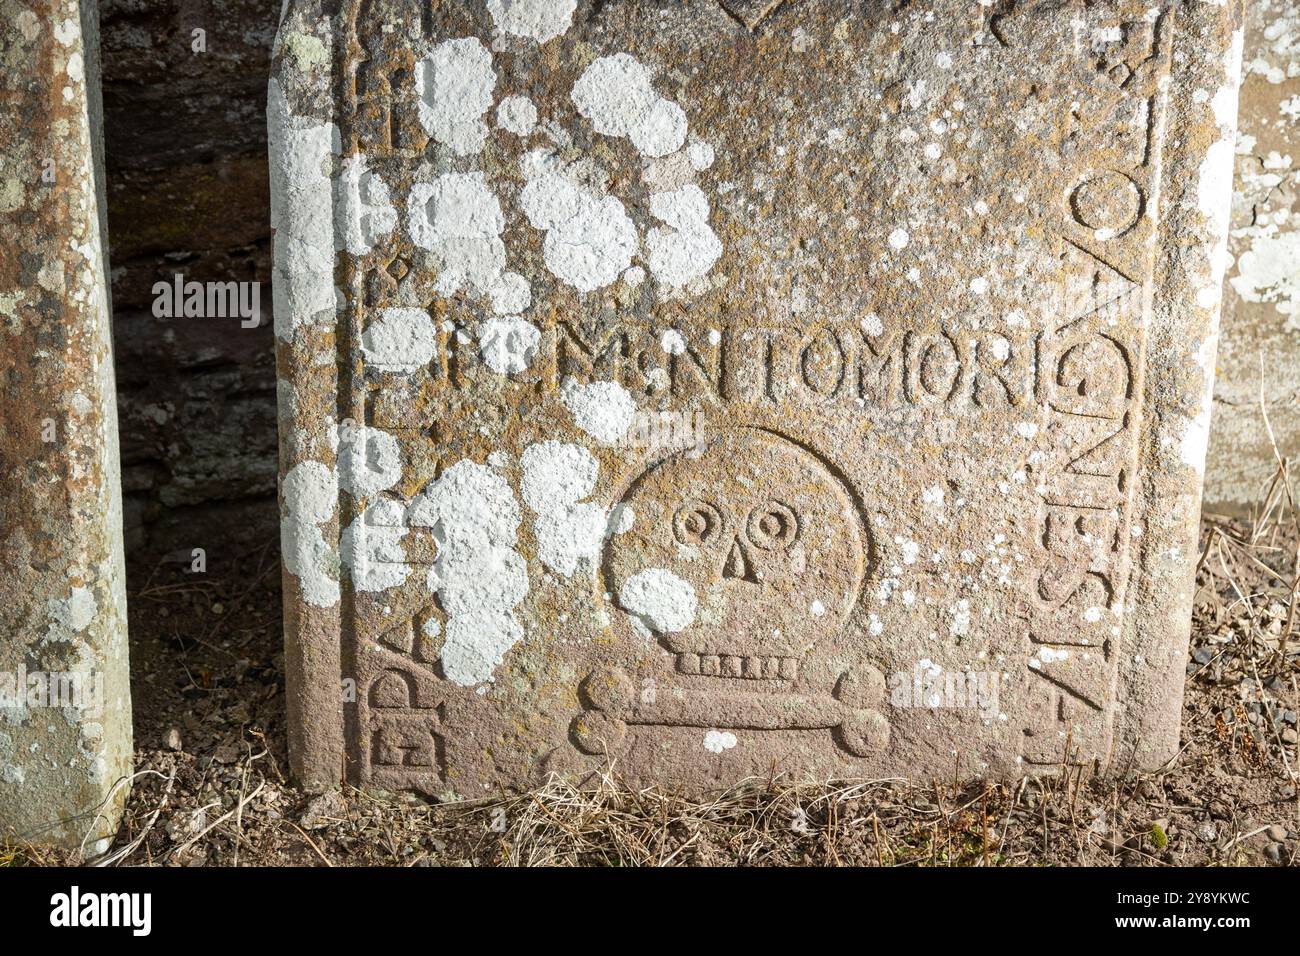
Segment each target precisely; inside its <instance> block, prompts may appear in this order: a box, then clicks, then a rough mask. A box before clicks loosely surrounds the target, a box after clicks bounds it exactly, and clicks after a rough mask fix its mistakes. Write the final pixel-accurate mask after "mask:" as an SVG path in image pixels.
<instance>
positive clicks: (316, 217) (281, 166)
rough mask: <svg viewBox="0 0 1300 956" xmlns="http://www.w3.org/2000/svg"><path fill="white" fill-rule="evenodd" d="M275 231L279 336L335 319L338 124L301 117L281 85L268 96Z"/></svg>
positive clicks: (270, 89)
mask: <svg viewBox="0 0 1300 956" xmlns="http://www.w3.org/2000/svg"><path fill="white" fill-rule="evenodd" d="M266 122H267V135H268V137H269V140H270V142H269V154H270V157H271V170H270V172H271V197H272V202H271V228H272V229H273V230H274V231H275V263H274V267H273V278H274V281H273V282H272V283H271V291H272V295H273V296H274V300H275V334H276V336H277V337H278V338H280V339H282V340H284V341H288V340H290V339H292V338H293V334H294V332H295V331H296V330H297V329H299V328H300V327H302V326H305V325H308V324H310V323H312V322H316V321H322V322H324V321H332V320H333V318H334V305H335V293H334V249H335V244H334V217H335V211H334V208H333V206H334V204H333V202H332V200H331V197H332V195H333V190H332V189H331V186H330V180H329V168H330V163H331V162H332V158H333V156H334V155H335V154H336V153H337V152H338V149H339V138H338V130H337V129H336V128H335V126H334V124H333V123H320V122H315V121H312V120H310V119H306V118H299V117H295V116H293V115H292V114H291V113H290V111H289V102H288V100H287V99H286V98H285V95H284V93H283V92H282V91H281V89H280V85H279V84H278V83H277V82H276V81H275V80H271V82H270V85H269V87H268V92H267V111H266Z"/></svg>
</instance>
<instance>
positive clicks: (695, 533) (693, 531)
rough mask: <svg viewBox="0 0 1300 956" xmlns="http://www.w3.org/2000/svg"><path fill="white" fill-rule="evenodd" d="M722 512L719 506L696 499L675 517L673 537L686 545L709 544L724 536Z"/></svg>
mask: <svg viewBox="0 0 1300 956" xmlns="http://www.w3.org/2000/svg"><path fill="white" fill-rule="evenodd" d="M722 525H723V518H722V512H721V511H720V510H719V509H718V507H717V505H714V504H711V503H710V502H707V501H702V500H699V499H695V500H692V501H688V502H686V504H684V505H682V506H681V507H680V508H678V509H677V513H676V514H675V515H673V537H675V538H676V539H677V540H678V542H679V543H681V544H685V545H700V544H708V543H709V542H710V541H712V540H713V539H714V538H716V537H717V536H718V535H720V534H722Z"/></svg>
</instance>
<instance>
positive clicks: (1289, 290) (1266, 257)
mask: <svg viewBox="0 0 1300 956" xmlns="http://www.w3.org/2000/svg"><path fill="white" fill-rule="evenodd" d="M1244 53H1245V55H1244V57H1243V60H1242V63H1243V75H1242V80H1241V105H1240V111H1239V117H1240V119H1239V123H1238V135H1237V159H1236V166H1237V172H1236V189H1235V195H1234V196H1233V204H1232V229H1231V234H1230V238H1229V240H1228V252H1229V257H1228V262H1229V265H1228V272H1227V277H1226V281H1225V282H1224V285H1223V335H1222V344H1221V345H1220V347H1219V360H1218V366H1219V367H1218V378H1217V382H1216V384H1215V389H1214V399H1215V401H1214V419H1213V421H1214V425H1213V428H1212V429H1211V433H1210V453H1209V458H1208V461H1207V463H1206V473H1205V503H1206V506H1207V507H1210V508H1213V509H1216V510H1225V511H1230V512H1244V511H1246V510H1248V509H1249V508H1250V506H1252V505H1258V504H1259V503H1260V502H1262V501H1263V499H1264V496H1265V493H1266V491H1267V490H1268V486H1269V482H1270V480H1271V479H1272V477H1273V475H1274V474H1275V473H1276V472H1277V468H1278V456H1279V455H1281V456H1283V457H1286V458H1287V459H1289V460H1290V461H1291V462H1292V463H1294V462H1295V461H1296V459H1297V454H1300V199H1298V197H1300V3H1297V2H1295V0H1290V2H1284V0H1252V2H1251V3H1248V4H1246V35H1245V50H1244ZM1223 105H1224V108H1228V107H1230V104H1227V103H1225V104H1223ZM1261 402H1262V403H1263V404H1262V406H1261ZM1265 410H1266V411H1267V419H1266V418H1265V414H1264V412H1265ZM1270 426H1271V427H1272V431H1273V436H1272V438H1270V436H1269V427H1270ZM1274 440H1275V441H1276V443H1277V449H1276V451H1274ZM1294 473H1295V469H1294V465H1293V467H1292V474H1293V475H1294Z"/></svg>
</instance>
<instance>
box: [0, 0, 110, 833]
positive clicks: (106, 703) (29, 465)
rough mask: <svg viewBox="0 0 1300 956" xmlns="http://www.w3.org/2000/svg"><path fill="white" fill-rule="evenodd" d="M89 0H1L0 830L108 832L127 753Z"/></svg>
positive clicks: (93, 25)
mask: <svg viewBox="0 0 1300 956" xmlns="http://www.w3.org/2000/svg"><path fill="white" fill-rule="evenodd" d="M97 51H98V33H97V21H96V10H95V4H94V3H93V2H91V0H0V103H3V108H0V143H3V144H4V145H3V148H2V149H0V228H2V229H3V232H4V240H3V243H2V244H0V543H2V546H0V833H3V834H4V835H5V836H8V837H11V838H12V837H14V836H17V837H18V838H19V839H22V840H27V841H31V842H35V843H46V842H61V843H66V844H69V845H71V846H74V847H75V846H82V845H84V846H85V847H86V848H87V850H91V849H93V848H95V847H96V845H97V841H99V840H101V839H103V838H105V837H107V836H109V835H111V834H112V833H114V832H115V831H116V826H117V816H118V813H119V811H120V808H121V804H122V801H123V800H124V799H125V797H126V793H127V788H126V786H125V780H124V778H126V777H128V776H129V774H130V767H131V702H130V685H129V681H128V672H127V642H126V593H125V573H124V571H123V567H122V506H121V493H120V488H119V480H118V448H117V414H116V404H115V398H114V387H113V351H112V339H111V330H110V318H109V317H110V308H109V297H108V292H107V288H106V285H105V281H106V280H105V275H106V272H107V268H108V264H107V261H106V255H105V247H104V243H103V235H104V222H103V214H104V203H103V150H102V141H101V138H100V109H99V88H98V53H97Z"/></svg>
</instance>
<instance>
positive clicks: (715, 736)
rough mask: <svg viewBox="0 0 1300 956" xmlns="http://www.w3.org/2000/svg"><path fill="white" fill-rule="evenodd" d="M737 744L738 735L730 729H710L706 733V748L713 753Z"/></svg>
mask: <svg viewBox="0 0 1300 956" xmlns="http://www.w3.org/2000/svg"><path fill="white" fill-rule="evenodd" d="M734 746H736V735H735V734H733V733H732V732H731V731H730V730H710V731H708V732H707V733H706V734H705V735H704V749H705V750H707V751H708V752H709V753H711V754H720V753H722V752H723V751H724V750H730V749H731V748H732V747H734Z"/></svg>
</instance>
